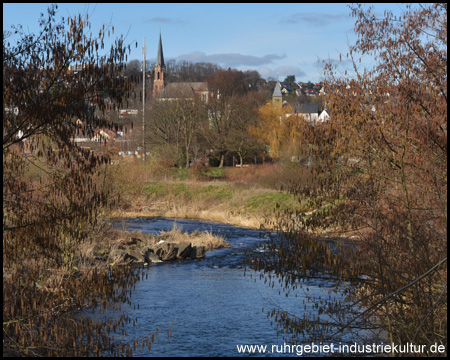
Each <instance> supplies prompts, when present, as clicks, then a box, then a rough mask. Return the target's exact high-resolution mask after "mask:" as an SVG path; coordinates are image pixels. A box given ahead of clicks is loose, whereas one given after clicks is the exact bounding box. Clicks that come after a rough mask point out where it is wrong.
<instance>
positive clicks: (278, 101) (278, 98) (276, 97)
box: [272, 80, 283, 108]
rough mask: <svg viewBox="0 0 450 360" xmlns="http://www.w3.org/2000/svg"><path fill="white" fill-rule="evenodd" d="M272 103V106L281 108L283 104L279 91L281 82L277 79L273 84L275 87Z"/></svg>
mask: <svg viewBox="0 0 450 360" xmlns="http://www.w3.org/2000/svg"><path fill="white" fill-rule="evenodd" d="M272 104H273V106H276V107H279V108H281V107H282V105H283V94H282V93H281V84H280V81H279V80H277V84H276V85H275V89H274V90H273V94H272Z"/></svg>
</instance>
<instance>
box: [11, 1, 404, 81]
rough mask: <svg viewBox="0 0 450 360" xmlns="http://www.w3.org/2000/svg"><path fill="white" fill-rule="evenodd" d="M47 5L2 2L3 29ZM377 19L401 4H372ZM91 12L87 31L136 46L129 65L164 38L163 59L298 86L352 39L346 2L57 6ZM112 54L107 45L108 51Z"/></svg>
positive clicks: (33, 21)
mask: <svg viewBox="0 0 450 360" xmlns="http://www.w3.org/2000/svg"><path fill="white" fill-rule="evenodd" d="M49 5H50V4H46V3H30V4H26V3H15V4H9V3H3V30H9V29H10V26H11V25H18V24H21V25H22V26H23V28H24V29H25V31H27V32H32V33H37V32H38V30H39V26H38V19H39V14H40V13H44V14H45V13H46V9H47V7H48V6H49ZM371 5H373V7H374V9H375V11H376V12H377V13H379V14H380V15H382V14H383V12H384V11H385V10H392V11H393V12H394V13H395V14H398V13H400V12H401V9H402V8H403V6H402V5H400V4H396V3H387V4H382V3H374V4H371ZM86 12H88V14H89V20H90V21H91V22H92V29H100V28H101V26H102V25H103V24H105V25H108V24H111V25H113V26H114V33H115V35H114V37H113V39H115V38H116V37H117V36H118V35H119V34H123V35H124V37H125V43H131V44H135V43H136V42H137V43H138V47H137V48H136V46H135V45H134V46H132V47H131V49H132V52H131V54H130V55H129V56H128V61H130V60H133V59H138V60H142V57H143V55H142V47H143V40H144V37H145V39H146V47H147V55H146V58H147V60H150V61H152V60H153V61H154V60H155V59H156V55H157V50H158V41H159V35H160V33H161V37H162V45H163V53H164V59H165V61H167V60H169V59H175V60H188V61H191V62H211V63H216V64H219V65H220V66H221V67H223V68H228V67H231V68H233V69H238V70H243V71H245V70H256V71H258V72H259V73H260V75H261V76H262V77H263V78H265V79H268V78H273V79H277V78H279V79H280V81H282V80H284V78H285V77H286V76H288V75H295V78H296V80H297V81H302V82H307V81H312V82H319V81H321V79H322V77H323V65H322V63H321V62H322V61H323V60H328V61H338V59H339V54H343V55H345V54H347V52H348V49H349V44H353V43H354V42H355V41H356V39H357V37H356V34H355V33H354V31H353V28H354V23H355V18H352V17H351V10H350V8H349V6H348V4H344V3H341V4H337V3H331V4H322V3H307V4H298V3H276V4H274V3H261V4H257V3H249V4H241V3H212V4H208V3H200V4H190V3H179V4H174V3H161V4H155V3H149V4H142V3H137V4H134V3H109V4H108V3H100V4H95V3H77V4H71V3H60V4H58V12H57V18H58V19H59V18H60V17H65V18H67V17H68V16H69V15H70V16H74V15H76V14H78V13H82V14H83V13H86ZM106 48H109V47H106Z"/></svg>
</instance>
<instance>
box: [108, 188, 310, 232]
mask: <svg viewBox="0 0 450 360" xmlns="http://www.w3.org/2000/svg"><path fill="white" fill-rule="evenodd" d="M121 199H122V200H121V201H122V203H121V204H120V206H118V207H116V208H115V209H113V210H112V211H111V212H109V213H108V214H107V218H109V219H117V218H127V217H154V216H162V217H169V218H182V219H197V220H205V221H214V222H219V223H224V224H230V225H235V226H240V227H245V228H252V229H259V228H266V229H273V228H274V224H275V223H274V221H275V219H276V216H277V214H279V213H282V212H283V211H285V210H292V211H301V212H303V211H308V210H310V209H308V208H307V207H306V205H305V203H302V202H300V201H298V200H297V199H296V197H295V196H294V195H292V194H289V193H287V192H286V191H276V190H271V189H264V188H258V187H255V186H252V185H251V184H248V183H242V182H225V181H209V182H200V181H186V180H169V181H148V182H145V183H142V184H141V186H140V191H135V192H132V193H130V192H123V193H122V196H121Z"/></svg>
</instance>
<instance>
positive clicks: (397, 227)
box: [254, 4, 447, 356]
mask: <svg viewBox="0 0 450 360" xmlns="http://www.w3.org/2000/svg"><path fill="white" fill-rule="evenodd" d="M352 14H353V15H354V16H355V17H356V25H355V31H356V33H357V34H358V40H357V41H356V43H355V45H354V46H352V47H351V48H350V52H349V57H350V60H351V61H352V63H353V73H352V74H350V73H348V74H347V76H345V75H344V76H337V75H336V74H337V73H338V72H337V70H336V68H335V67H334V66H332V65H331V64H328V65H327V66H326V81H325V83H326V88H325V92H326V94H327V98H326V101H327V107H328V109H329V110H330V114H331V119H330V121H329V122H328V123H324V124H320V125H319V126H316V127H315V128H314V129H313V131H310V132H309V133H307V132H306V131H305V132H304V133H303V141H305V142H307V144H308V146H307V147H305V149H307V151H308V152H309V155H310V156H311V157H312V158H314V161H313V162H312V164H310V166H309V167H308V169H309V171H310V173H311V174H312V175H313V176H312V177H311V178H310V179H308V181H307V182H304V183H301V182H299V183H298V184H297V185H296V186H295V187H294V188H293V191H294V192H295V193H297V194H302V195H306V196H308V198H309V199H310V206H311V207H312V208H315V209H316V210H315V211H312V212H311V213H309V214H289V216H288V217H286V218H285V219H284V220H283V221H280V223H279V226H280V228H282V229H284V230H285V232H283V233H282V239H281V241H280V242H279V243H275V242H274V243H273V244H272V245H271V246H270V256H269V257H268V258H267V259H263V261H258V262H255V263H254V264H257V265H256V266H255V267H256V268H258V269H263V270H270V277H268V278H269V282H270V283H273V282H276V280H274V274H275V275H276V276H275V278H278V279H280V280H281V282H282V283H283V287H284V291H285V292H286V293H289V292H290V291H295V289H297V288H299V287H301V286H302V285H301V279H302V278H303V279H308V278H313V277H315V276H320V277H326V278H331V279H336V280H337V281H338V284H343V283H346V284H353V285H354V286H349V287H344V288H343V287H338V289H343V291H344V293H345V294H346V295H347V296H348V298H349V299H352V300H354V302H353V304H352V303H349V304H347V305H346V304H339V305H338V304H336V303H334V302H332V301H321V299H315V298H314V297H313V296H307V300H308V301H313V302H316V303H317V312H311V313H309V314H305V316H304V317H303V318H302V317H300V316H295V315H296V314H292V313H288V312H286V311H283V309H275V310H274V311H272V312H270V315H272V316H274V317H276V320H278V322H279V324H280V326H281V327H282V328H283V329H284V330H286V331H289V333H290V334H291V335H292V339H293V341H297V340H298V339H299V337H298V336H299V334H309V336H310V337H311V338H312V339H317V340H319V341H324V340H327V339H328V340H330V339H331V341H336V336H339V335H340V334H342V332H343V331H346V330H352V331H353V332H354V334H355V335H354V336H356V335H358V334H359V333H358V331H359V330H360V329H362V328H365V329H370V330H375V329H377V328H378V329H380V330H382V331H384V332H385V333H386V334H388V337H389V341H390V342H392V343H394V344H399V345H400V344H407V343H408V342H409V343H411V342H412V343H414V344H426V345H432V344H438V345H443V346H444V347H445V353H446V345H447V269H446V266H445V264H446V262H447V255H446V253H447V225H446V223H447V4H424V5H422V4H419V5H407V6H406V9H405V10H404V12H403V14H402V15H401V16H400V17H397V16H394V15H393V14H392V13H391V12H389V11H386V12H385V14H384V16H383V17H382V18H378V17H377V16H376V15H375V14H374V13H373V12H372V9H370V8H369V9H365V8H364V7H363V6H361V5H357V6H354V7H353V8H352ZM364 56H371V57H373V58H375V59H376V61H375V62H372V63H373V64H374V65H373V67H372V66H369V65H367V64H368V63H364V62H360V59H361V58H364ZM299 177H300V174H299ZM325 229H333V230H334V235H335V236H336V232H337V233H345V232H346V231H349V230H350V231H352V232H353V234H354V235H355V236H357V237H358V241H357V242H356V243H354V244H351V243H349V242H348V241H342V240H341V241H337V242H336V245H337V246H334V247H331V246H327V245H326V244H325V243H324V242H323V241H320V240H318V239H317V236H313V235H312V234H311V231H313V230H314V231H316V232H318V231H321V232H322V233H323V231H324V230H325ZM333 248H334V250H333ZM339 281H342V282H339ZM303 339H304V338H303V336H302V340H303ZM385 340H386V339H385ZM303 341H304V340H303ZM410 355H414V354H410ZM419 355H422V356H423V355H427V354H426V353H421V354H419ZM429 355H431V354H429Z"/></svg>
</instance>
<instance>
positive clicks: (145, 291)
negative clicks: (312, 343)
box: [117, 218, 338, 357]
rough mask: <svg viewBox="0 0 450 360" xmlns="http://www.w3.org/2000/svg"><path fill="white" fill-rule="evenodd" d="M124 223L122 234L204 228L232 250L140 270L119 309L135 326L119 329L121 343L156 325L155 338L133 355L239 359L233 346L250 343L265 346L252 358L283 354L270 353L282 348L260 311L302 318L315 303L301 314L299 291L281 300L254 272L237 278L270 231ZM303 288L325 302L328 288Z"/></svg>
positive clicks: (158, 221)
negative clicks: (123, 331)
mask: <svg viewBox="0 0 450 360" xmlns="http://www.w3.org/2000/svg"><path fill="white" fill-rule="evenodd" d="M124 221H125V224H126V230H128V231H142V232H143V233H159V232H160V231H161V230H170V229H172V228H173V226H174V224H176V225H177V226H178V227H181V228H182V230H183V231H187V232H193V231H194V230H200V231H205V230H208V231H211V232H212V233H213V234H217V235H221V236H224V237H225V239H226V241H227V242H229V243H230V244H231V245H232V247H231V248H223V249H216V250H212V251H208V252H207V254H206V257H205V258H204V259H196V260H180V261H173V262H164V263H159V264H154V265H151V266H149V267H148V268H145V269H143V270H142V271H143V279H142V280H141V281H139V282H138V283H137V284H136V286H135V289H134V290H133V291H132V294H131V301H132V304H134V305H132V306H128V305H126V306H124V307H123V310H124V311H125V312H128V314H129V316H130V318H131V319H137V323H136V324H135V325H134V326H133V325H131V324H130V325H129V326H127V327H126V332H127V337H126V338H125V339H122V340H125V341H129V340H130V339H134V338H141V337H142V336H144V335H146V334H149V333H151V332H152V331H154V330H155V328H158V331H159V336H158V337H157V339H156V340H155V342H154V343H153V345H152V348H151V350H150V351H148V349H147V348H146V347H145V349H144V350H142V349H141V348H140V346H139V350H140V351H139V356H190V357H197V356H239V355H248V353H246V354H240V353H239V351H238V348H237V347H238V346H240V345H242V346H243V345H256V344H258V345H267V351H266V353H265V354H262V353H258V354H257V355H259V356H263V355H269V356H277V355H284V356H285V355H289V354H287V353H277V352H275V353H271V350H272V345H283V344H284V340H283V337H282V336H281V335H279V334H278V331H277V327H276V324H272V323H271V321H272V319H270V318H268V317H267V311H269V310H271V309H273V308H274V307H276V306H280V307H282V308H283V309H284V310H287V311H289V312H291V313H296V314H297V315H300V316H301V315H302V314H301V312H302V311H314V310H313V306H314V305H313V304H308V305H307V309H306V310H305V309H304V307H303V304H302V299H301V296H302V291H300V290H299V292H298V297H299V298H296V297H295V296H289V297H285V296H284V295H283V292H281V296H280V294H279V291H280V289H279V288H277V287H276V286H275V287H274V288H272V287H269V286H268V285H267V284H264V282H263V281H261V280H259V276H255V272H254V271H253V270H248V269H247V270H246V275H245V276H244V270H243V268H242V263H243V260H244V259H245V257H246V256H252V255H255V254H258V253H259V254H260V253H261V252H263V251H264V250H263V248H262V246H261V244H264V243H265V242H267V241H268V240H269V235H270V233H268V232H263V233H261V232H260V231H258V230H251V229H244V228H239V227H236V226H232V225H226V224H219V223H213V222H207V221H196V220H184V219H177V220H175V219H167V218H130V219H126V220H124ZM117 224H118V223H117ZM250 274H253V276H250ZM256 275H258V274H256ZM307 286H308V288H309V293H308V294H309V295H317V296H322V297H323V298H326V297H328V294H329V292H328V290H330V289H331V287H332V284H329V283H328V282H327V281H326V280H321V279H315V280H311V281H309V282H308V283H307ZM335 296H338V295H335ZM136 304H139V307H137V305H136ZM300 304H302V305H300ZM263 309H264V310H263ZM299 309H301V310H299ZM169 331H171V336H170V337H169V336H168V333H169ZM279 349H281V348H279ZM291 355H294V354H291Z"/></svg>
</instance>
